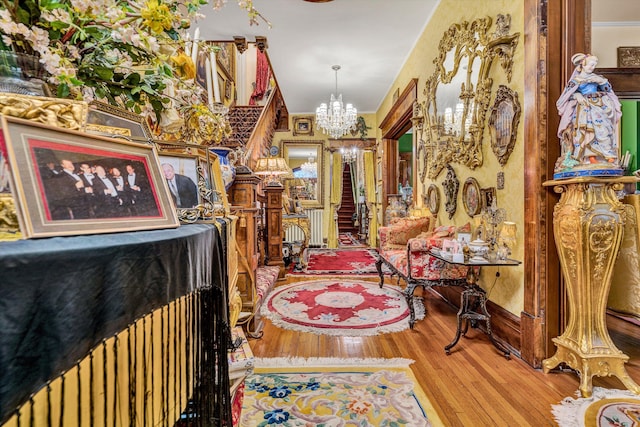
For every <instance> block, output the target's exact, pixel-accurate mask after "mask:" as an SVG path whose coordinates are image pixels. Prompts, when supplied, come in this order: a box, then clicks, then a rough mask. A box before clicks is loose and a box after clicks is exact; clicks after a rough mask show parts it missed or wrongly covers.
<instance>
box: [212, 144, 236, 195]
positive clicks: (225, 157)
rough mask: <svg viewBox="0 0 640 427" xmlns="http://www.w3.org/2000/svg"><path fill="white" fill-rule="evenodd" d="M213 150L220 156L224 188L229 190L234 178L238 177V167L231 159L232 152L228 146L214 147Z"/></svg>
mask: <svg viewBox="0 0 640 427" xmlns="http://www.w3.org/2000/svg"><path fill="white" fill-rule="evenodd" d="M211 151H212V152H213V153H215V154H216V155H217V156H218V159H219V160H220V170H221V171H222V181H223V182H224V189H225V190H226V191H229V188H231V185H232V184H233V180H234V179H236V168H235V166H233V165H232V164H231V161H230V160H229V153H231V152H232V150H231V148H228V147H213V148H211Z"/></svg>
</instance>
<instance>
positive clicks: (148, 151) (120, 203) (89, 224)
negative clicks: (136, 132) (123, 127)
mask: <svg viewBox="0 0 640 427" xmlns="http://www.w3.org/2000/svg"><path fill="white" fill-rule="evenodd" d="M2 129H3V135H4V144H5V147H6V154H7V157H8V160H9V170H10V172H11V173H10V179H11V188H12V191H13V196H14V199H15V201H16V205H17V207H18V209H17V211H18V212H19V219H20V225H21V227H20V228H21V231H22V233H23V234H24V237H26V238H35V237H52V236H70V235H79V234H97V233H111V232H117V231H134V230H145V229H156V228H170V227H177V226H178V224H179V223H178V220H177V216H176V213H175V210H174V209H173V205H172V204H171V199H170V198H169V195H168V192H167V187H166V185H165V183H164V181H163V179H162V175H161V172H160V168H159V166H158V157H157V152H156V150H155V147H154V146H153V145H151V144H140V143H135V142H130V141H125V140H122V139H118V138H105V137H101V136H97V135H89V134H86V133H81V132H76V131H71V130H65V129H60V128H56V127H51V126H46V125H42V124H39V123H34V122H30V121H27V120H22V119H17V118H12V117H7V116H3V117H2Z"/></svg>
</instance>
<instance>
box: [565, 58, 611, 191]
mask: <svg viewBox="0 0 640 427" xmlns="http://www.w3.org/2000/svg"><path fill="white" fill-rule="evenodd" d="M571 60H572V62H573V64H574V65H575V69H574V71H573V74H572V75H571V79H570V80H569V82H568V83H567V85H566V87H565V89H564V91H563V93H562V95H561V96H560V98H559V99H558V101H557V103H556V106H557V107H558V113H559V114H560V125H559V126H558V137H559V138H560V144H561V149H562V151H561V155H560V158H559V159H558V160H557V162H556V165H555V171H554V172H555V173H554V179H563V178H574V177H579V176H620V175H623V170H622V168H621V167H620V164H619V159H618V122H619V121H620V117H621V115H622V113H621V109H620V101H618V97H617V96H616V95H615V93H614V92H613V89H612V88H611V84H609V81H608V80H607V79H606V78H604V77H603V76H600V75H598V74H595V73H594V70H595V67H596V65H597V64H598V58H597V57H596V56H594V55H589V54H583V53H577V54H575V55H573V57H572V58H571Z"/></svg>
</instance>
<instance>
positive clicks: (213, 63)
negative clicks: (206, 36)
mask: <svg viewBox="0 0 640 427" xmlns="http://www.w3.org/2000/svg"><path fill="white" fill-rule="evenodd" d="M209 58H210V61H211V77H212V79H213V93H214V95H215V99H216V102H220V85H219V84H218V62H217V61H216V51H215V50H213V49H211V53H210V54H209Z"/></svg>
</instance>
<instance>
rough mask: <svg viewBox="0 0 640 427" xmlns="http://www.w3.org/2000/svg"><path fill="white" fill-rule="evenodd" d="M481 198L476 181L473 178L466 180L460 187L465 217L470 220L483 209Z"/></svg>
mask: <svg viewBox="0 0 640 427" xmlns="http://www.w3.org/2000/svg"><path fill="white" fill-rule="evenodd" d="M481 196H482V193H481V192H480V185H479V184H478V181H477V180H476V179H475V178H473V177H469V178H467V179H466V181H465V182H464V185H463V186H462V203H463V205H464V210H465V211H466V212H467V215H469V216H470V217H472V218H473V217H474V216H476V215H478V214H479V213H480V211H481V210H482V208H483V203H482V198H481Z"/></svg>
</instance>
